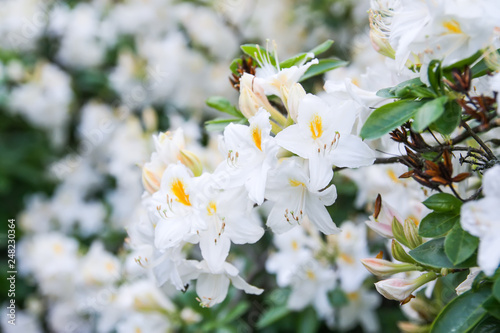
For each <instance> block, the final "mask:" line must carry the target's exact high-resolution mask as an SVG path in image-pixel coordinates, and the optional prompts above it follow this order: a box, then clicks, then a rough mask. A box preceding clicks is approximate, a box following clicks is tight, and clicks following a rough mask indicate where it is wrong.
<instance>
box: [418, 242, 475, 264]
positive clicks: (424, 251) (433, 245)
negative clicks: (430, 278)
mask: <svg viewBox="0 0 500 333" xmlns="http://www.w3.org/2000/svg"><path fill="white" fill-rule="evenodd" d="M409 255H410V256H411V257H412V258H413V259H415V260H416V261H417V262H419V263H420V264H422V265H425V266H429V267H434V268H468V267H472V266H475V265H477V264H476V261H475V258H474V257H471V258H469V259H468V260H466V261H465V262H463V263H461V264H460V265H453V263H452V262H451V261H450V259H449V258H448V256H447V255H446V253H445V252H444V237H442V238H436V239H431V240H430V241H428V242H426V243H424V244H422V245H420V246H419V247H417V248H415V249H413V250H411V251H410V252H409Z"/></svg>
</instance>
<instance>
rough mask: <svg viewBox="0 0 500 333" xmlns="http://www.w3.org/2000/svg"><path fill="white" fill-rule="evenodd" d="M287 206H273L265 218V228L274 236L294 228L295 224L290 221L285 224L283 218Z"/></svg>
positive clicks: (280, 204) (278, 204)
mask: <svg viewBox="0 0 500 333" xmlns="http://www.w3.org/2000/svg"><path fill="white" fill-rule="evenodd" d="M286 209H287V206H286V205H284V204H282V203H277V204H275V205H274V207H273V209H271V212H270V213H269V216H268V217H267V223H266V224H267V226H268V227H269V228H271V230H272V231H273V232H274V233H276V234H282V233H284V232H287V231H288V230H290V229H292V228H293V227H295V226H296V225H297V224H296V223H295V222H293V221H291V220H290V222H287V220H286V218H285V210H286Z"/></svg>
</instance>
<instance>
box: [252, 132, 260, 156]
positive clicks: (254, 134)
mask: <svg viewBox="0 0 500 333" xmlns="http://www.w3.org/2000/svg"><path fill="white" fill-rule="evenodd" d="M252 140H253V142H254V143H255V146H256V147H257V148H259V150H260V151H262V131H261V130H260V128H258V127H253V128H252Z"/></svg>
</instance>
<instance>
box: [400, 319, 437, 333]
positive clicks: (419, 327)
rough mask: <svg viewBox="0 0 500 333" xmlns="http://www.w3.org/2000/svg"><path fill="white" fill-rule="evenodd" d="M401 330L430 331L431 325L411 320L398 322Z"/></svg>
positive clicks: (407, 331)
mask: <svg viewBox="0 0 500 333" xmlns="http://www.w3.org/2000/svg"><path fill="white" fill-rule="evenodd" d="M398 328H399V331H401V332H402V333H429V332H430V330H431V328H430V325H419V324H415V323H411V322H409V321H400V322H398Z"/></svg>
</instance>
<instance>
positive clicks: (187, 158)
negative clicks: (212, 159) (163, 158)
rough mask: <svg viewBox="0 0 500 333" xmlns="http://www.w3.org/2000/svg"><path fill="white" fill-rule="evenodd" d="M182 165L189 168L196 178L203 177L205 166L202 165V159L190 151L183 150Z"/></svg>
mask: <svg viewBox="0 0 500 333" xmlns="http://www.w3.org/2000/svg"><path fill="white" fill-rule="evenodd" d="M181 163H182V164H184V165H185V166H186V167H188V169H189V170H191V172H193V175H194V176H195V177H198V176H201V173H202V172H203V165H202V164H201V161H200V159H199V158H198V156H196V155H195V154H194V153H193V152H190V151H189V150H186V149H182V150H181Z"/></svg>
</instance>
